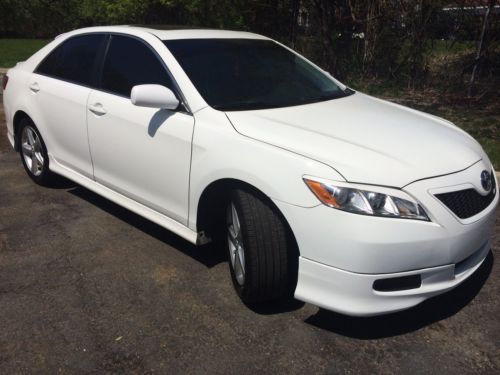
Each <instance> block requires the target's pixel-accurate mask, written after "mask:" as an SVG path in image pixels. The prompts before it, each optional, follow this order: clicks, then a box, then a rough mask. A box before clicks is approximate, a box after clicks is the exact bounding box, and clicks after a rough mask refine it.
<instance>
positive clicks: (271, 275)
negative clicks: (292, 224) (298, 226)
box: [226, 189, 298, 304]
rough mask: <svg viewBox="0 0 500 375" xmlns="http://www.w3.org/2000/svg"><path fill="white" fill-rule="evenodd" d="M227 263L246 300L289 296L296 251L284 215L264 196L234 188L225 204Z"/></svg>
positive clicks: (259, 300) (275, 298) (239, 292)
mask: <svg viewBox="0 0 500 375" xmlns="http://www.w3.org/2000/svg"><path fill="white" fill-rule="evenodd" d="M226 232H227V245H228V246H227V248H228V258H229V267H230V271H231V277H232V280H233V285H234V287H235V289H236V291H237V293H238V295H239V296H240V298H241V299H242V300H243V302H245V303H247V304H255V303H260V302H264V301H270V300H277V299H281V298H283V297H290V296H291V295H292V292H293V289H294V288H295V284H296V277H297V264H298V251H297V246H296V244H295V239H294V238H293V235H292V233H291V230H290V228H289V227H288V225H287V224H286V222H285V220H284V218H283V217H282V216H281V214H280V213H279V212H278V210H277V209H276V207H274V205H273V204H272V202H270V201H269V200H268V199H266V198H265V197H262V196H260V195H259V194H257V193H255V192H253V191H249V190H240V189H238V190H235V191H234V192H233V193H232V194H231V198H230V200H229V202H228V204H227V208H226Z"/></svg>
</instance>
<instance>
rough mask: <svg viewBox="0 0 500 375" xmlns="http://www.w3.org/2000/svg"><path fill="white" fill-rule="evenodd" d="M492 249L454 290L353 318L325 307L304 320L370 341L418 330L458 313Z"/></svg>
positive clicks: (487, 267)
mask: <svg viewBox="0 0 500 375" xmlns="http://www.w3.org/2000/svg"><path fill="white" fill-rule="evenodd" d="M493 263H494V259H493V254H492V252H491V251H490V253H489V254H488V256H487V257H486V259H485V261H484V262H483V264H482V265H481V266H480V267H479V268H478V269H477V271H476V272H475V273H474V274H473V275H472V276H471V277H469V278H468V279H467V280H465V281H464V282H463V283H462V284H460V285H459V286H458V287H456V288H455V289H453V290H451V291H449V292H447V293H445V294H442V295H439V296H436V297H433V298H430V299H428V300H426V301H424V302H423V303H421V304H419V305H417V306H415V307H413V308H411V309H408V310H404V311H401V312H398V313H393V314H388V315H381V316H375V317H367V318H360V317H351V316H346V315H342V314H338V313H334V312H331V311H327V310H324V309H320V310H319V311H318V312H317V313H316V314H315V315H313V316H310V317H309V318H307V319H306V320H305V322H306V323H307V324H310V325H312V326H315V327H318V328H321V329H324V330H327V331H330V332H334V333H337V334H340V335H343V336H348V337H351V338H356V339H362V340H370V339H380V338H386V337H391V336H398V335H402V334H406V333H410V332H413V331H416V330H418V329H420V328H423V327H425V326H428V325H430V324H432V323H436V322H438V321H440V320H443V319H446V318H448V317H450V316H453V315H455V314H456V313H457V312H459V311H460V310H461V309H462V308H464V307H465V306H466V305H468V304H469V303H470V302H471V301H472V300H473V299H474V297H475V296H476V295H477V294H478V293H479V291H480V290H481V288H482V287H483V285H484V283H485V282H486V280H487V279H488V277H489V275H490V273H491V270H492V268H493Z"/></svg>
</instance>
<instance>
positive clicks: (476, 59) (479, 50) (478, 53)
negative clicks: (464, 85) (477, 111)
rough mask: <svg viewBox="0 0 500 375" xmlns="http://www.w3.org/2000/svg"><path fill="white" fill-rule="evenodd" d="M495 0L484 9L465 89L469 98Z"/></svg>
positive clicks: (491, 0)
mask: <svg viewBox="0 0 500 375" xmlns="http://www.w3.org/2000/svg"><path fill="white" fill-rule="evenodd" d="M495 3H496V0H490V2H489V5H488V8H487V9H486V13H485V14H484V20H483V26H482V29H481V35H480V36H479V41H478V43H477V50H476V58H475V60H474V66H473V67H472V74H471V76H470V82H469V88H468V90H467V96H468V97H469V98H470V97H472V94H473V89H474V81H475V79H476V72H477V67H478V65H479V60H480V59H481V56H482V54H483V46H484V43H483V42H484V34H485V33H486V29H487V28H488V18H489V16H490V13H491V9H492V8H493V7H494V6H495Z"/></svg>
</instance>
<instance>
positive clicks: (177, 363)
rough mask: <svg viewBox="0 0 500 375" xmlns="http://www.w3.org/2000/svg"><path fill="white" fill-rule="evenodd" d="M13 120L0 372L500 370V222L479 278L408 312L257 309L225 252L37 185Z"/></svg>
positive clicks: (1, 249) (0, 185)
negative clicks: (234, 280) (16, 142)
mask: <svg viewBox="0 0 500 375" xmlns="http://www.w3.org/2000/svg"><path fill="white" fill-rule="evenodd" d="M0 118H1V120H0V121H1V122H0V373H2V374H9V373H29V372H35V371H36V372H41V373H56V372H58V371H61V372H64V373H96V372H127V373H129V372H131V373H167V372H168V373H177V372H181V371H182V372H186V373H205V372H217V373H238V374H245V373H255V372H257V371H258V372H268V373H306V372H307V373H332V372H349V373H384V374H385V373H429V372H435V373H440V374H442V373H449V374H455V373H499V372H500V321H499V319H500V298H499V296H500V275H499V265H498V264H495V262H494V258H495V257H496V258H497V259H498V255H499V254H500V239H499V236H498V233H500V228H499V227H498V226H497V230H496V233H497V235H496V237H495V240H494V245H493V249H492V255H490V257H489V258H488V259H487V261H486V262H485V263H484V264H483V266H482V267H481V268H480V270H479V271H478V272H477V273H476V274H475V276H474V277H473V278H471V279H470V280H469V281H467V282H466V283H465V284H463V285H462V286H461V287H459V288H458V289H456V290H455V291H453V292H451V293H448V294H446V295H444V296H441V297H439V298H436V299H433V300H430V301H428V302H426V303H424V304H422V305H420V306H419V307H417V308H414V309H411V310H409V311H406V312H403V313H399V314H394V315H390V316H385V317H378V318H370V319H359V318H349V317H345V316H341V315H338V314H334V313H330V312H327V311H324V310H320V309H318V308H316V307H314V306H311V305H308V304H306V305H304V304H302V303H299V302H295V303H290V304H288V305H283V304H281V305H275V306H271V307H269V308H267V309H260V310H250V309H248V308H247V307H245V306H244V305H242V304H241V303H240V301H239V300H238V298H237V297H236V295H235V293H234V292H233V290H232V286H231V282H230V278H229V273H228V267H227V263H226V262H225V261H224V259H223V256H221V255H220V253H219V252H217V251H216V250H215V249H210V248H200V249H197V248H195V247H193V246H191V245H190V244H188V243H186V242H185V241H183V240H181V239H179V238H178V237H176V236H174V235H172V234H170V233H169V232H167V231H165V230H163V229H161V228H159V227H158V226H156V225H154V224H152V223H150V222H148V221H146V220H143V219H142V218H140V217H138V216H136V215H134V214H132V213H130V212H128V211H127V210H125V209H122V208H120V207H118V206H116V205H115V204H113V203H111V202H109V201H107V200H105V199H103V198H100V197H99V196H97V195H95V194H93V193H91V192H90V191H88V190H86V189H84V188H81V187H78V186H75V185H74V184H72V183H70V182H67V181H63V180H62V181H61V182H60V183H59V184H58V186H56V187H53V188H41V187H38V186H36V185H35V184H33V183H32V182H31V180H30V179H29V178H28V177H27V176H26V175H25V173H24V170H23V168H22V166H21V162H20V160H19V157H18V155H17V154H15V153H14V152H13V151H12V150H11V149H10V148H9V147H8V146H7V141H6V137H5V126H4V122H3V112H2V111H1V107H0Z"/></svg>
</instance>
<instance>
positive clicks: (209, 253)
mask: <svg viewBox="0 0 500 375" xmlns="http://www.w3.org/2000/svg"><path fill="white" fill-rule="evenodd" d="M68 192H69V193H70V194H72V195H74V196H77V197H79V198H81V199H83V200H85V201H86V202H88V203H90V204H92V205H94V206H96V207H98V208H100V209H101V210H103V211H106V212H107V213H109V214H111V215H113V216H114V217H116V218H118V219H120V220H122V221H124V222H126V223H127V224H129V225H131V226H133V227H135V228H137V229H138V230H140V231H142V232H144V233H146V234H147V235H149V236H152V237H154V238H156V239H157V240H159V241H162V242H163V243H165V244H167V245H169V246H171V247H173V248H175V249H176V250H178V251H180V252H182V253H184V254H185V255H188V256H189V257H191V258H193V259H194V260H196V261H197V262H199V263H201V264H203V265H204V266H206V267H207V268H212V267H214V266H216V265H217V264H219V263H222V262H224V261H226V258H225V255H224V254H225V253H224V251H222V249H219V248H217V247H216V246H215V245H213V244H207V245H203V246H201V247H200V246H195V245H193V244H192V243H190V242H188V241H186V240H185V239H183V238H182V237H179V236H178V235H176V234H174V233H172V232H170V231H169V230H167V229H165V228H163V227H161V226H159V225H157V224H155V223H153V222H152V221H149V220H148V219H145V218H143V217H142V216H139V215H137V214H135V213H133V212H132V211H129V210H128V209H126V208H124V207H122V206H120V205H118V204H116V203H113V202H112V201H110V200H108V199H106V198H104V197H101V196H100V195H98V194H96V193H94V192H92V191H90V190H88V189H86V188H84V187H81V186H76V187H75V188H74V189H71V190H68Z"/></svg>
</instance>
